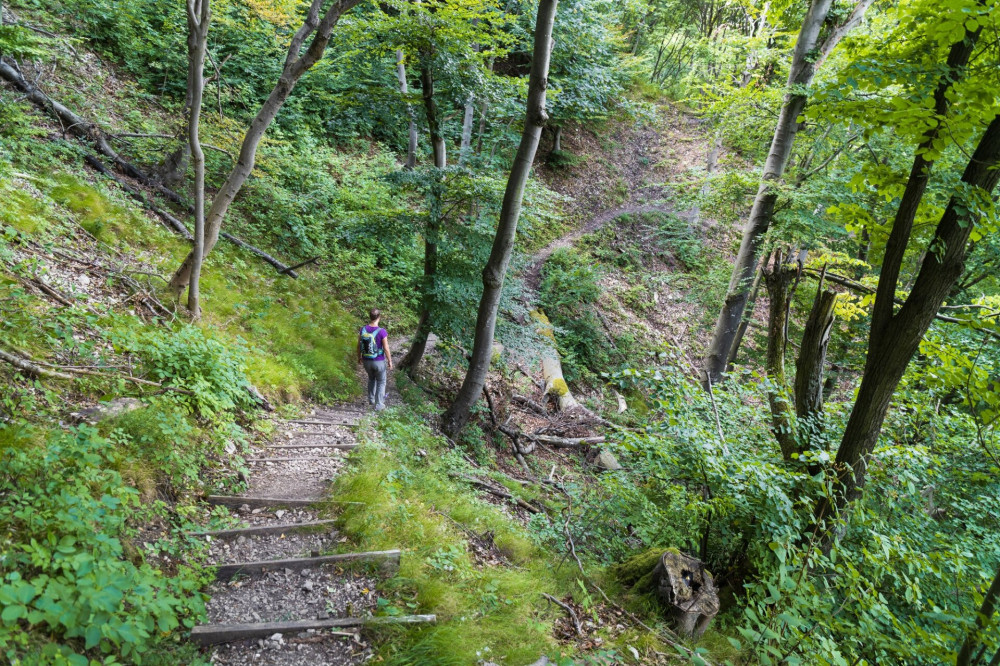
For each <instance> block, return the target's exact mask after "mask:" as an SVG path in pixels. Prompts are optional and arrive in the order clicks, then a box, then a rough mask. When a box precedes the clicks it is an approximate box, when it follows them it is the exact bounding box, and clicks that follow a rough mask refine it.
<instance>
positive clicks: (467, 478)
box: [452, 473, 542, 513]
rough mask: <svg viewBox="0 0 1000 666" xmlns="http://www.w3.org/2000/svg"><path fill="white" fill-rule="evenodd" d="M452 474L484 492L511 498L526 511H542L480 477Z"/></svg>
mask: <svg viewBox="0 0 1000 666" xmlns="http://www.w3.org/2000/svg"><path fill="white" fill-rule="evenodd" d="M452 476H455V477H457V478H460V479H462V480H464V481H468V482H469V483H471V484H473V485H475V486H479V487H480V488H482V489H483V490H485V491H486V492H488V493H490V494H491V495H496V496H497V497H502V498H504V499H508V500H511V501H512V502H514V503H515V504H517V505H518V506H519V507H521V508H522V509H524V510H525V511H528V512H530V513H542V510H541V509H539V508H537V507H535V506H532V505H531V504H528V503H527V502H525V501H524V500H523V499H521V498H519V497H514V496H513V495H511V494H510V493H509V492H507V491H506V490H500V489H499V488H497V487H495V486H493V485H491V484H489V483H486V482H485V481H483V480H482V479H477V478H476V477H474V476H469V475H467V474H457V473H456V474H452Z"/></svg>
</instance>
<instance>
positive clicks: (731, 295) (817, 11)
mask: <svg viewBox="0 0 1000 666" xmlns="http://www.w3.org/2000/svg"><path fill="white" fill-rule="evenodd" d="M872 1H873V0H861V1H860V2H859V3H858V5H857V6H856V8H855V10H854V12H853V13H852V14H851V16H850V17H849V18H848V20H847V22H845V24H844V26H841V27H840V28H838V29H836V30H834V31H833V32H832V33H831V35H830V37H828V38H827V40H826V41H825V42H824V43H823V44H822V45H820V44H819V34H820V31H821V29H822V27H823V24H824V23H825V22H826V18H827V14H828V13H829V11H830V6H831V5H832V4H833V2H832V0H813V1H812V3H811V4H810V5H809V9H808V10H807V11H806V15H805V18H804V19H803V21H802V29H801V30H800V31H799V38H798V40H797V41H796V43H795V51H794V52H793V54H792V66H791V69H790V71H789V73H788V92H787V93H786V94H785V100H784V104H783V105H782V107H781V113H780V115H779V116H778V122H777V124H776V126H775V128H774V136H773V138H772V139H771V148H770V150H769V152H768V156H767V160H766V161H765V162H764V173H763V176H762V177H761V182H760V187H759V188H758V190H757V196H756V197H755V198H754V202H753V208H752V209H751V210H750V217H749V218H748V219H747V222H746V226H745V227H744V229H743V240H742V241H741V242H740V249H739V252H738V254H737V255H736V262H735V264H734V265H733V274H732V277H731V278H730V280H729V288H728V290H727V293H726V297H725V301H724V302H723V304H722V309H721V310H720V312H719V318H718V320H717V322H716V324H715V331H714V333H713V335H712V341H711V343H710V344H709V348H708V353H707V355H706V358H705V373H706V375H707V377H709V378H711V380H712V383H713V384H714V383H717V382H718V380H719V378H720V377H721V375H722V373H723V371H724V370H725V368H726V360H727V359H728V358H729V355H730V351H731V349H732V346H733V340H734V339H735V337H736V331H737V330H738V329H739V325H740V320H741V319H742V317H743V311H744V309H745V308H746V304H747V296H748V295H749V292H750V284H751V283H752V282H753V277H754V270H755V268H756V266H757V262H758V260H759V258H760V249H761V243H762V242H763V240H764V234H766V233H767V230H768V229H769V228H770V226H771V219H772V217H773V215H774V204H775V202H776V201H777V199H778V188H777V184H778V182H779V181H780V180H781V178H782V175H783V174H784V172H785V166H786V165H787V164H788V157H789V155H791V152H792V146H793V144H794V142H795V134H796V132H797V130H798V117H799V115H800V114H801V113H802V110H803V109H804V108H805V106H806V101H807V98H808V87H809V85H810V84H811V83H812V80H813V77H814V75H815V73H816V67H815V65H814V63H813V55H814V53H816V51H817V49H818V50H819V52H821V53H824V54H828V53H830V52H831V51H832V50H833V48H834V47H835V46H836V44H837V42H839V41H840V39H841V38H842V37H843V36H844V35H845V34H847V31H848V30H849V29H850V28H851V27H853V26H854V25H857V23H858V22H860V20H861V18H862V17H863V16H864V12H865V10H866V9H867V8H868V6H869V5H870V4H871V2H872ZM845 26H846V28H845ZM705 386H706V389H707V386H708V382H705Z"/></svg>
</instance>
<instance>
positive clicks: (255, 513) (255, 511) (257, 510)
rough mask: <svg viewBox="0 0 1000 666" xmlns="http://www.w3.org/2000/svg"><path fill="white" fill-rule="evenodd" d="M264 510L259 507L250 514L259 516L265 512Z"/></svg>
mask: <svg viewBox="0 0 1000 666" xmlns="http://www.w3.org/2000/svg"><path fill="white" fill-rule="evenodd" d="M263 510H264V509H262V508H260V507H257V508H256V509H254V510H253V511H251V512H250V513H252V514H254V515H257V514H258V513H260V512H261V511H263Z"/></svg>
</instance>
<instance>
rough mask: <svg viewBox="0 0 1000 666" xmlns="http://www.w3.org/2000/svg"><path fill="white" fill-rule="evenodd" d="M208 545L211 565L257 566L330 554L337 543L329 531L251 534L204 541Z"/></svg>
mask: <svg viewBox="0 0 1000 666" xmlns="http://www.w3.org/2000/svg"><path fill="white" fill-rule="evenodd" d="M205 539H206V541H208V542H209V543H210V544H211V545H210V547H209V553H208V561H209V563H210V564H229V563H233V562H258V561H260V560H281V559H286V558H290V557H316V556H318V555H320V554H321V553H325V552H326V551H329V550H332V549H333V547H334V545H335V544H336V542H337V533H336V532H332V531H327V532H322V533H318V534H301V533H296V532H288V533H287V534H254V535H250V536H244V535H240V536H238V537H236V538H235V539H233V538H225V539H219V538H213V537H205Z"/></svg>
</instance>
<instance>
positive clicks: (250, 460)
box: [246, 456, 334, 463]
mask: <svg viewBox="0 0 1000 666" xmlns="http://www.w3.org/2000/svg"><path fill="white" fill-rule="evenodd" d="M308 460H334V459H333V458H331V457H330V456H301V457H299V458H247V459H246V462H248V463H264V462H298V461H308Z"/></svg>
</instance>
